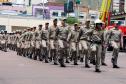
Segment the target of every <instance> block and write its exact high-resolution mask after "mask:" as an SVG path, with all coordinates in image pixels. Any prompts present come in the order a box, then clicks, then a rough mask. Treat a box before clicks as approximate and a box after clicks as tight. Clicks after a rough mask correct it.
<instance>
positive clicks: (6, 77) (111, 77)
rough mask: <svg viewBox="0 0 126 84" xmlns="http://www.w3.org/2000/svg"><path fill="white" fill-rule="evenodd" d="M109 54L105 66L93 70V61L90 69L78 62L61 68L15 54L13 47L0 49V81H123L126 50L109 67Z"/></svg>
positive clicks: (69, 83)
mask: <svg viewBox="0 0 126 84" xmlns="http://www.w3.org/2000/svg"><path fill="white" fill-rule="evenodd" d="M110 58H111V53H108V54H107V60H106V62H107V64H108V66H107V67H103V66H102V67H101V69H102V73H95V72H94V66H93V65H92V66H91V68H90V69H86V68H84V64H81V63H80V65H79V66H74V65H72V64H69V65H67V67H66V68H60V67H59V66H54V65H53V64H45V63H42V62H39V61H34V60H31V59H28V58H24V57H20V56H17V55H16V53H15V52H13V51H9V52H7V53H4V52H2V51H0V84H126V65H125V64H126V53H120V56H119V66H120V67H121V68H120V69H113V68H112V65H111V61H110Z"/></svg>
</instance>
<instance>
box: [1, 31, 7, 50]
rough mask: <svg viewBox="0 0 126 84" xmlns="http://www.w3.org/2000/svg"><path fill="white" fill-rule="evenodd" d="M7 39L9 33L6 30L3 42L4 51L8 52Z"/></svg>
mask: <svg viewBox="0 0 126 84" xmlns="http://www.w3.org/2000/svg"><path fill="white" fill-rule="evenodd" d="M7 41H8V35H7V31H4V33H3V40H2V42H3V44H2V45H3V51H4V52H7Z"/></svg>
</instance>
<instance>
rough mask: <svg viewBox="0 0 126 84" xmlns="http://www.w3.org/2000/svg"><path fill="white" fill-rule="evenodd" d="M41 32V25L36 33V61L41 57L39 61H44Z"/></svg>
mask: <svg viewBox="0 0 126 84" xmlns="http://www.w3.org/2000/svg"><path fill="white" fill-rule="evenodd" d="M41 31H42V25H39V29H38V30H36V31H35V56H34V60H36V59H37V57H39V60H40V61H42V55H41Z"/></svg>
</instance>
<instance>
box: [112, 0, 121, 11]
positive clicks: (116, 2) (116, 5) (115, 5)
mask: <svg viewBox="0 0 126 84" xmlns="http://www.w3.org/2000/svg"><path fill="white" fill-rule="evenodd" d="M119 2H120V0H113V11H116V12H119Z"/></svg>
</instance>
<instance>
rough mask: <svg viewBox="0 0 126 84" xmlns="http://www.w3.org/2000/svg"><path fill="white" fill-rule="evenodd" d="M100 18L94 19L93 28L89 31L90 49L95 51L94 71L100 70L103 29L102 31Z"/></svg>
mask: <svg viewBox="0 0 126 84" xmlns="http://www.w3.org/2000/svg"><path fill="white" fill-rule="evenodd" d="M102 24H103V22H102V21H101V20H99V19H98V20H96V21H95V29H94V30H93V31H92V32H91V33H92V36H91V42H92V44H91V51H94V52H95V63H96V65H95V72H101V70H100V63H101V53H102V44H103V31H102Z"/></svg>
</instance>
